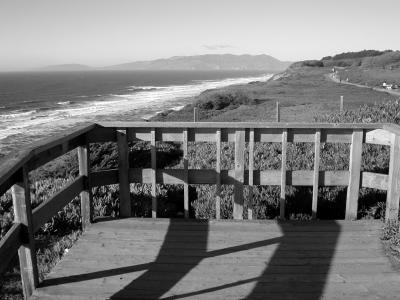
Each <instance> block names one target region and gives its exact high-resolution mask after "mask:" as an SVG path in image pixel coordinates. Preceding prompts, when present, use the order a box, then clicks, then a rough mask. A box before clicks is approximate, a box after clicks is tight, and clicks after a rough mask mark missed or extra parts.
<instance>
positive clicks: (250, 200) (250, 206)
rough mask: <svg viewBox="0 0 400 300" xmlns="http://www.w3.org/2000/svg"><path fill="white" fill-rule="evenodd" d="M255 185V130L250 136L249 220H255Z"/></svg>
mask: <svg viewBox="0 0 400 300" xmlns="http://www.w3.org/2000/svg"><path fill="white" fill-rule="evenodd" d="M253 184H254V128H251V129H250V136H249V199H248V202H247V218H248V219H249V220H252V219H253V188H254V187H253Z"/></svg>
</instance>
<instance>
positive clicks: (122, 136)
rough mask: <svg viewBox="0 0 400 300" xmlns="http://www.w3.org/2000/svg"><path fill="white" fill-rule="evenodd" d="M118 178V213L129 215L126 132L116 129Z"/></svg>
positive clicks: (129, 197) (129, 199) (124, 215)
mask: <svg viewBox="0 0 400 300" xmlns="http://www.w3.org/2000/svg"><path fill="white" fill-rule="evenodd" d="M117 143H118V178H119V201H120V203H119V215H120V216H121V217H130V216H131V196H130V187H129V147H128V137H127V134H126V132H121V131H117Z"/></svg>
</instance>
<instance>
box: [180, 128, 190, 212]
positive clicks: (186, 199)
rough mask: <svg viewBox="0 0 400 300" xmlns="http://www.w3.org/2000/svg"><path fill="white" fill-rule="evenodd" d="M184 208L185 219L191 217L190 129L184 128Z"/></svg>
mask: <svg viewBox="0 0 400 300" xmlns="http://www.w3.org/2000/svg"><path fill="white" fill-rule="evenodd" d="M182 139H183V172H184V183H183V209H184V214H185V219H187V218H189V161H188V129H187V128H186V129H184V130H183V137H182Z"/></svg>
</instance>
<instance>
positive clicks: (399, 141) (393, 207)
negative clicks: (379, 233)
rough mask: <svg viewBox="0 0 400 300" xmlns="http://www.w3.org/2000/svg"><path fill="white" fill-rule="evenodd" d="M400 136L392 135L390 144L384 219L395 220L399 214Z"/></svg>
mask: <svg viewBox="0 0 400 300" xmlns="http://www.w3.org/2000/svg"><path fill="white" fill-rule="evenodd" d="M399 157H400V138H399V136H397V135H396V134H393V135H392V145H391V146H390V162H389V182H388V191H387V196H386V213H385V221H390V220H397V219H398V215H399V198H400V161H399Z"/></svg>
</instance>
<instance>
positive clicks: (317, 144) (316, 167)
mask: <svg viewBox="0 0 400 300" xmlns="http://www.w3.org/2000/svg"><path fill="white" fill-rule="evenodd" d="M314 144H315V145H314V178H313V194H312V205H311V209H312V218H313V219H316V218H317V207H318V186H319V160H320V152H321V130H319V129H318V130H317V131H316V132H315V141H314Z"/></svg>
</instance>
